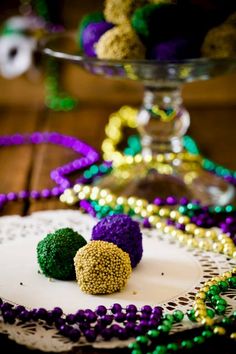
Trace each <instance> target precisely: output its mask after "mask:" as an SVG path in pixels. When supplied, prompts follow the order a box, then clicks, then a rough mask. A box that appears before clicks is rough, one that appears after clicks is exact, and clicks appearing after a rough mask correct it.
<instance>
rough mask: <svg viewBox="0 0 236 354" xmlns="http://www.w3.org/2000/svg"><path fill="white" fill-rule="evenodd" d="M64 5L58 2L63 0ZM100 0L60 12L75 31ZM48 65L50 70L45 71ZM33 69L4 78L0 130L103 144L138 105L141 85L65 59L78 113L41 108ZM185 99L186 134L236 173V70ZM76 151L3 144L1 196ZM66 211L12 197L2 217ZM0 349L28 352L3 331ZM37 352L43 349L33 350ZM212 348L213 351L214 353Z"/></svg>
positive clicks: (9, 9) (40, 87)
mask: <svg viewBox="0 0 236 354" xmlns="http://www.w3.org/2000/svg"><path fill="white" fill-rule="evenodd" d="M18 3H19V2H18V1H16V0H9V1H7V2H5V1H1V2H0V21H1V20H2V19H6V18H7V17H8V16H9V15H12V14H15V13H17V6H18ZM58 3H59V2H58ZM101 4H102V0H93V1H78V0H70V1H69V0H62V1H60V5H61V15H62V17H63V21H64V24H65V27H66V28H73V29H74V28H76V26H77V23H78V21H79V19H80V18H81V17H82V16H83V14H85V13H87V12H90V11H91V10H96V9H99V8H100V7H101ZM44 69H45V68H44ZM44 69H41V68H40V70H39V71H35V70H34V71H31V72H30V73H29V74H27V75H24V76H22V77H20V78H17V79H15V80H9V81H7V80H4V79H3V78H0V135H8V134H14V133H29V132H33V131H50V132H52V131H57V132H60V133H63V134H70V135H74V136H76V137H78V138H79V139H82V140H84V141H86V142H88V143H89V144H92V145H93V146H94V147H95V148H97V149H99V148H100V146H101V142H102V140H103V138H104V127H105V125H106V123H107V120H108V117H109V115H110V114H111V113H112V112H113V111H115V110H117V109H119V107H120V106H121V105H123V104H130V105H134V106H138V105H139V104H140V103H141V98H142V87H141V85H140V84H139V83H136V82H128V81H127V82H126V81H123V82H121V81H116V80H105V79H103V78H101V77H95V76H93V75H91V74H88V73H86V72H84V71H82V70H80V69H79V68H78V67H76V66H74V65H71V64H64V65H63V71H62V76H61V79H62V81H63V84H64V86H65V88H66V89H68V91H69V92H70V93H71V94H73V95H74V96H75V97H78V99H79V105H78V108H77V109H76V110H75V111H73V112H68V113H62V112H53V111H50V110H48V109H46V108H45V106H44V75H45V70H44ZM183 96H184V101H185V103H186V106H187V108H188V109H189V112H190V114H191V118H192V120H191V127H190V130H189V133H190V134H191V136H192V137H194V138H195V139H196V140H197V142H198V144H199V147H200V149H201V151H202V153H203V154H205V155H207V156H208V157H209V158H211V159H213V160H215V161H216V162H218V163H220V164H223V165H225V166H226V167H229V168H231V169H235V170H236V158H235V156H236V138H235V135H236V74H233V75H229V76H225V77H221V78H217V79H214V80H209V81H207V82H198V83H192V84H189V85H186V86H184V88H183ZM75 156H76V155H75V153H73V152H71V151H70V150H69V149H65V148H62V147H56V146H52V145H47V144H44V145H39V146H30V145H29V146H21V147H6V148H5V147H4V148H1V149H0V166H1V167H0V193H7V192H9V191H16V192H17V191H20V190H23V189H30V190H33V189H35V190H40V189H43V188H51V187H52V186H54V183H53V182H52V181H51V179H50V177H49V175H50V171H51V170H52V169H53V168H55V167H57V166H59V165H62V164H64V163H66V162H69V161H70V160H71V159H73V158H75ZM60 208H67V206H65V205H62V204H61V203H60V202H59V201H58V200H57V199H54V200H39V201H30V202H29V203H25V202H24V203H23V202H19V201H18V202H12V203H9V204H8V205H7V206H6V207H5V208H4V209H3V210H2V211H0V214H1V215H10V214H20V215H24V214H30V213H32V212H34V211H37V210H50V209H60ZM0 348H1V349H0V351H1V353H2V349H4V350H5V351H3V353H13V354H26V353H31V351H30V350H28V349H26V348H25V347H22V346H18V345H17V344H15V343H14V342H11V341H9V340H7V338H5V336H3V335H0ZM128 352H129V351H128V350H127V349H124V350H120V349H118V350H115V351H112V352H111V351H110V350H96V349H91V348H83V349H79V350H76V351H74V353H77V354H82V353H87V354H97V353H99V354H105V353H107V354H111V353H113V354H118V353H128ZM33 353H35V354H39V353H41V352H39V351H33ZM210 353H211V352H210V351H209V354H210Z"/></svg>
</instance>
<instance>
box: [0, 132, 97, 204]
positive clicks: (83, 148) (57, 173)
mask: <svg viewBox="0 0 236 354" xmlns="http://www.w3.org/2000/svg"><path fill="white" fill-rule="evenodd" d="M42 143H48V144H54V145H59V146H63V147H66V148H69V149H72V150H73V151H75V152H76V153H79V154H81V155H82V157H80V158H77V159H75V160H73V161H72V162H69V163H68V164H66V165H63V166H60V167H57V168H56V169H54V170H53V171H51V174H50V176H51V178H52V179H53V181H55V182H56V184H57V186H56V187H53V188H51V189H48V188H47V189H43V190H40V191H37V190H32V191H26V190H22V191H20V192H8V193H2V194H0V209H1V208H2V207H3V206H4V205H5V204H6V203H7V202H10V201H15V200H19V199H20V200H24V199H28V198H33V199H40V198H45V199H47V198H50V197H58V196H59V195H60V194H61V193H63V191H64V190H65V189H66V188H68V187H70V186H71V183H70V181H69V179H68V178H67V177H66V176H67V175H69V174H71V173H72V172H75V171H78V170H82V169H85V168H87V167H89V166H91V165H92V164H94V163H95V162H97V161H98V160H99V158H100V155H99V153H98V152H97V151H96V150H95V149H93V148H92V147H91V146H90V145H88V144H86V143H84V142H83V141H81V140H79V139H77V138H75V137H73V136H69V135H63V134H60V133H55V132H51V133H48V132H45V133H40V132H34V133H32V134H14V135H7V136H1V137H0V147H6V146H18V145H24V144H33V145H38V144H42Z"/></svg>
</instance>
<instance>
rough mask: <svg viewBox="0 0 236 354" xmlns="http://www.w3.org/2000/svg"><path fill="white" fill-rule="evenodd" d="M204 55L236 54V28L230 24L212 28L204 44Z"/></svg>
mask: <svg viewBox="0 0 236 354" xmlns="http://www.w3.org/2000/svg"><path fill="white" fill-rule="evenodd" d="M202 55H203V56H204V57H209V58H230V57H235V56H236V28H235V27H234V26H232V25H229V24H223V25H221V26H218V27H215V28H212V29H211V30H210V31H209V32H208V33H207V35H206V38H205V40H204V42H203V45H202Z"/></svg>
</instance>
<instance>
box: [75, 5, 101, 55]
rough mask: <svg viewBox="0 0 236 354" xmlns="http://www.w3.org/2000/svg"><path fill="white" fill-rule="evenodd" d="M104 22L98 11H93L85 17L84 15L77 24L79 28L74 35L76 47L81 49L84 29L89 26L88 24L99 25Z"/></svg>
mask: <svg viewBox="0 0 236 354" xmlns="http://www.w3.org/2000/svg"><path fill="white" fill-rule="evenodd" d="M103 21H105V18H104V15H103V13H102V12H100V11H95V12H91V13H89V14H87V15H85V16H84V17H83V18H82V20H81V21H80V23H79V28H78V31H77V35H76V41H77V44H78V46H79V47H80V48H81V49H83V40H82V39H83V32H84V30H85V28H86V27H87V26H88V25H89V24H90V23H99V22H103Z"/></svg>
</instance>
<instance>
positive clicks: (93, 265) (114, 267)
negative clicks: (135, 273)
mask: <svg viewBox="0 0 236 354" xmlns="http://www.w3.org/2000/svg"><path fill="white" fill-rule="evenodd" d="M74 264H75V272H76V279H77V281H78V284H79V286H80V288H81V290H82V291H84V292H86V293H88V294H92V295H96V294H111V293H114V292H116V291H120V290H122V289H123V288H124V287H125V285H126V283H127V280H128V278H129V276H130V274H131V272H132V268H131V262H130V258H129V255H128V253H126V252H124V251H122V249H121V248H119V247H117V246H116V245H114V244H113V243H111V242H106V241H91V242H89V243H88V244H87V245H86V246H84V247H82V248H81V249H80V250H79V251H78V252H77V253H76V256H75V258H74Z"/></svg>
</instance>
